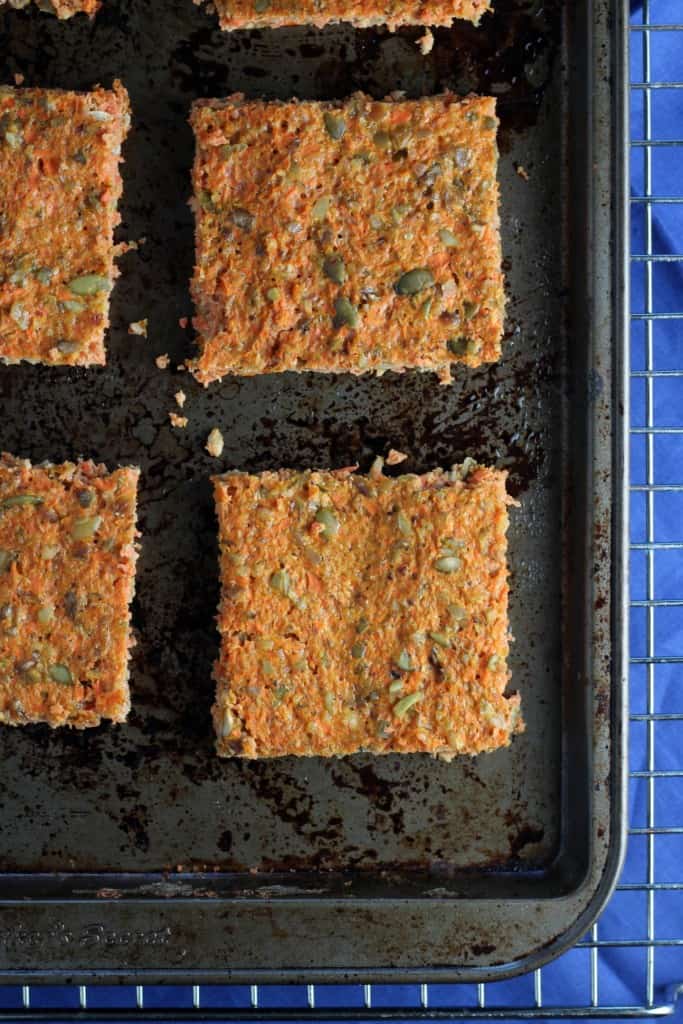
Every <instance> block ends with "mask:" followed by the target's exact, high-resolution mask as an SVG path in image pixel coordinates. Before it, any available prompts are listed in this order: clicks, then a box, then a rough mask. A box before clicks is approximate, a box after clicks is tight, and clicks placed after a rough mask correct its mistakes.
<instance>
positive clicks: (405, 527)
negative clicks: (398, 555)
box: [396, 509, 413, 537]
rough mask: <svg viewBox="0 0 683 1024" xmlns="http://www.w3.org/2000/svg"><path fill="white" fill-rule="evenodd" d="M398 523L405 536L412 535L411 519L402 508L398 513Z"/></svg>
mask: <svg viewBox="0 0 683 1024" xmlns="http://www.w3.org/2000/svg"><path fill="white" fill-rule="evenodd" d="M396 525H397V526H398V528H399V530H400V531H401V533H402V534H403V536H404V537H410V536H411V534H412V532H413V527H412V525H411V523H410V519H408V516H407V515H406V514H405V512H404V511H403V510H402V509H399V510H398V511H397V513H396Z"/></svg>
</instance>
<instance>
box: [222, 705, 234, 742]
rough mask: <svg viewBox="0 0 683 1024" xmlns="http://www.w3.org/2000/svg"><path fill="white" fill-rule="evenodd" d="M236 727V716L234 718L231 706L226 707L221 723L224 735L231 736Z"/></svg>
mask: <svg viewBox="0 0 683 1024" xmlns="http://www.w3.org/2000/svg"><path fill="white" fill-rule="evenodd" d="M234 728H235V718H234V715H233V713H232V711H231V710H230V708H226V709H225V711H224V712H223V721H222V723H221V735H222V736H229V735H230V733H231V732H232V730H233V729H234Z"/></svg>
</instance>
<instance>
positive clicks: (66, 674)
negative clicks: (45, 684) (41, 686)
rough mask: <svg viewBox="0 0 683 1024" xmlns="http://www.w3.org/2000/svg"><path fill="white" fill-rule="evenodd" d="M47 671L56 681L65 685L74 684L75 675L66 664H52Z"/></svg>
mask: <svg viewBox="0 0 683 1024" xmlns="http://www.w3.org/2000/svg"><path fill="white" fill-rule="evenodd" d="M47 672H48V675H49V676H50V679H53V680H54V681H55V683H62V684H63V685H64V686H71V685H72V684H73V681H74V680H73V676H72V675H71V672H70V671H69V669H68V668H67V667H66V665H50V667H49V668H48V670H47Z"/></svg>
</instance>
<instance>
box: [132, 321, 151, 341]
mask: <svg viewBox="0 0 683 1024" xmlns="http://www.w3.org/2000/svg"><path fill="white" fill-rule="evenodd" d="M128 333H129V334H139V335H140V336H141V337H143V338H146V337H147V320H135V321H134V322H133V323H132V324H129V325H128Z"/></svg>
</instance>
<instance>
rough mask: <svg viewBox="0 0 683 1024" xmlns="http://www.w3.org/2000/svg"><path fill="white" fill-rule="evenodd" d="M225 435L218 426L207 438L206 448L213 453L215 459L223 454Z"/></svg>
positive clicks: (210, 453)
mask: <svg viewBox="0 0 683 1024" xmlns="http://www.w3.org/2000/svg"><path fill="white" fill-rule="evenodd" d="M224 444H225V442H224V441H223V435H222V434H221V432H220V430H219V429H218V427H214V428H213V430H212V431H211V433H210V434H209V436H208V437H207V439H206V450H207V452H208V453H209V455H213V457H214V459H218V458H220V456H221V455H222V454H223V445H224Z"/></svg>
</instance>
